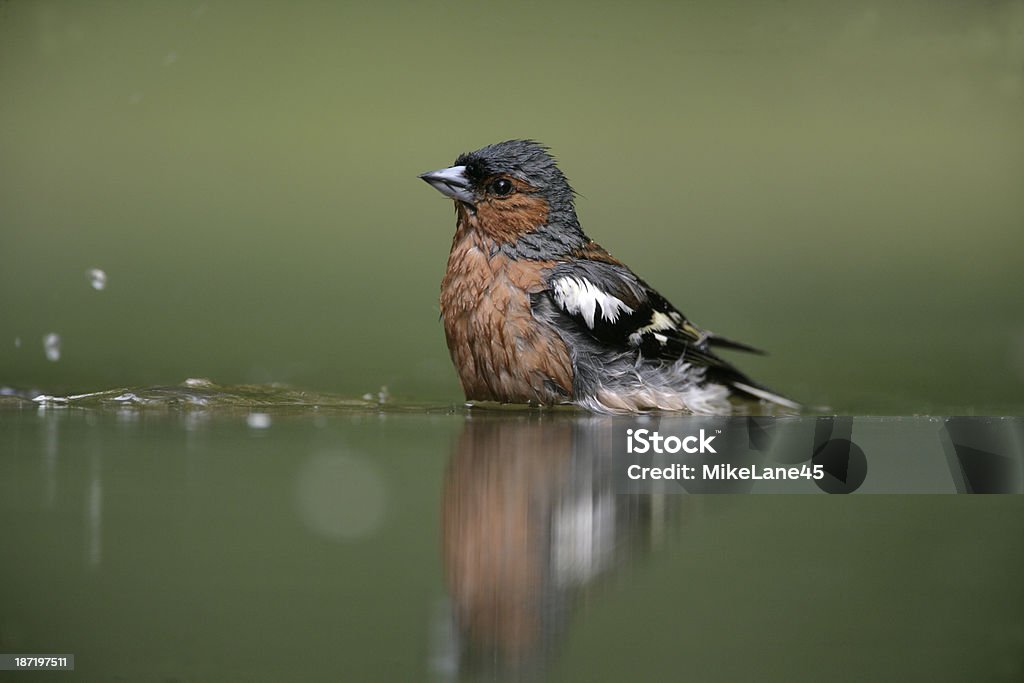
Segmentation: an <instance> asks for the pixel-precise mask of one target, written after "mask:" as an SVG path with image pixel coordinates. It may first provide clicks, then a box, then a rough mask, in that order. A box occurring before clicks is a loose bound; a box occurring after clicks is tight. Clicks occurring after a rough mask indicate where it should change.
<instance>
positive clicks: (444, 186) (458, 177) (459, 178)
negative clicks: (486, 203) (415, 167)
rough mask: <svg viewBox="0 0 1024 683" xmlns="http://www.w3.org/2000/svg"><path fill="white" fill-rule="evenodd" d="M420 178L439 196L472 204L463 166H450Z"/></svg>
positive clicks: (471, 196)
mask: <svg viewBox="0 0 1024 683" xmlns="http://www.w3.org/2000/svg"><path fill="white" fill-rule="evenodd" d="M420 178H423V180H425V181H427V182H428V183H430V184H431V185H433V186H434V189H435V190H437V191H438V192H440V193H441V194H443V195H445V196H447V197H451V198H452V199H455V200H458V201H460V202H465V203H466V204H473V202H474V201H475V200H474V198H473V192H472V191H471V190H470V189H469V180H468V179H467V178H466V167H465V166H452V167H451V168H442V169H440V170H437V171H430V172H429V173H421V174H420Z"/></svg>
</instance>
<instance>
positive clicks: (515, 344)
mask: <svg viewBox="0 0 1024 683" xmlns="http://www.w3.org/2000/svg"><path fill="white" fill-rule="evenodd" d="M420 178H422V179H423V180H425V181H426V182H427V183H429V184H430V185H432V186H433V187H434V188H435V189H437V190H438V191H439V192H441V193H442V194H444V195H445V196H447V197H450V198H451V199H453V200H454V202H455V214H456V219H457V220H456V228H455V237H454V238H453V240H452V247H451V252H450V254H449V256H448V268H447V271H446V272H445V275H444V279H443V281H442V283H441V318H442V321H443V323H444V330H445V336H446V338H447V341H448V349H449V351H450V353H451V358H452V362H453V363H454V365H455V368H456V370H457V371H458V374H459V379H460V381H461V383H462V388H463V390H464V391H465V394H466V398H467V400H470V401H498V402H502V403H533V404H540V405H555V404H575V405H577V406H580V407H582V408H586V409H588V410H592V411H596V412H602V413H636V412H644V411H672V412H683V413H693V414H701V415H709V414H710V415H723V414H731V413H738V412H749V411H750V408H751V406H752V405H756V404H760V405H762V406H763V407H770V406H775V407H780V408H782V409H783V410H789V411H792V410H797V409H799V405H798V404H796V403H794V402H793V401H790V400H789V399H787V398H784V397H783V396H780V395H779V394H776V393H775V392H773V391H771V390H769V389H767V388H766V387H764V386H763V385H761V384H758V383H757V382H755V381H754V380H752V379H750V378H749V377H747V376H746V375H745V374H743V373H742V372H740V371H739V370H738V369H736V368H735V367H733V365H731V364H730V363H728V362H726V361H725V360H723V359H722V358H720V357H719V356H718V355H717V354H716V353H715V351H716V350H717V349H733V350H740V351H749V352H755V353H760V352H759V351H757V350H756V349H754V348H752V347H750V346H747V345H746V344H742V343H739V342H735V341H732V340H729V339H726V338H725V337H721V336H719V335H716V334H714V333H712V332H709V331H707V330H704V329H702V328H699V327H697V326H696V325H694V324H693V323H691V322H690V321H689V320H687V318H686V317H685V316H684V315H683V314H682V313H680V312H679V310H677V309H676V308H675V307H674V306H672V304H670V303H669V302H668V301H667V300H666V299H665V297H663V296H661V295H660V294H659V293H658V292H657V291H655V290H654V289H653V288H651V287H650V286H649V285H648V284H647V283H646V282H644V281H643V280H642V279H640V278H639V277H637V275H636V274H635V273H633V271H632V270H630V269H629V268H628V267H627V266H626V265H625V264H623V263H622V262H621V261H619V260H617V259H616V258H614V257H613V256H612V255H611V254H609V253H608V252H607V251H605V250H604V249H603V248H602V247H601V246H599V245H598V244H597V243H596V242H594V241H593V240H591V239H590V238H589V237H587V235H586V234H584V232H583V229H582V228H581V227H580V223H579V220H578V219H577V217H576V208H575V204H574V198H575V193H574V192H573V189H572V188H571V187H570V185H569V182H568V180H567V179H566V177H565V175H563V174H562V171H561V170H559V168H558V166H557V165H556V163H555V160H554V158H553V157H552V156H551V154H550V153H549V152H548V149H547V148H546V147H544V146H543V145H541V144H539V143H537V142H535V141H532V140H508V141H506V142H499V143H497V144H493V145H489V146H487V147H483V148H481V149H478V150H476V151H475V152H469V153H466V154H462V155H461V156H459V157H458V158H457V159H456V160H455V164H454V165H453V166H451V167H449V168H444V169H440V170H437V171H431V172H429V173H424V174H422V175H421V176H420Z"/></svg>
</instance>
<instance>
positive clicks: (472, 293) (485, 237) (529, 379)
mask: <svg viewBox="0 0 1024 683" xmlns="http://www.w3.org/2000/svg"><path fill="white" fill-rule="evenodd" d="M541 201H543V200H541ZM546 213H547V212H546V210H543V211H542V210H539V208H538V207H536V206H534V207H529V206H528V207H523V208H517V210H516V211H515V212H514V213H513V214H512V215H513V216H515V217H516V218H515V219H514V220H510V219H508V218H507V217H503V216H502V213H501V212H499V211H497V210H494V209H487V208H484V207H480V208H479V209H478V210H477V211H476V212H475V213H471V212H470V211H469V210H467V209H466V208H465V207H462V206H460V207H459V209H458V225H457V228H456V231H455V237H454V239H453V240H452V249H451V252H450V253H449V255H448V269H447V271H446V272H445V275H444V279H443V280H442V282H441V318H442V320H443V321H444V331H445V337H446V338H447V341H448V349H449V352H450V353H451V357H452V362H453V363H454V364H455V367H456V369H457V370H458V373H459V380H460V381H461V383H462V388H463V390H464V391H465V393H466V398H467V399H469V400H476V401H506V402H515V403H529V402H534V403H542V404H551V403H559V402H563V401H565V400H566V399H567V398H568V397H569V396H571V394H572V363H571V361H570V359H569V353H568V351H567V349H566V347H565V344H564V342H562V340H561V339H560V338H559V336H558V334H557V333H556V332H555V331H554V330H553V329H550V328H548V327H546V326H540V325H538V324H537V321H536V320H535V319H534V317H533V313H532V311H531V309H530V294H533V293H537V292H541V291H543V290H544V289H546V284H545V282H544V271H545V269H547V268H550V267H551V266H552V265H553V262H551V261H532V260H529V261H527V260H516V259H511V258H509V257H508V256H506V255H505V254H504V253H502V252H501V251H500V249H499V248H498V247H499V245H500V243H501V241H502V240H508V239H509V238H510V237H512V238H514V236H515V234H516V233H519V232H527V231H529V230H531V229H533V228H534V227H535V226H534V225H530V221H531V220H539V221H541V222H543V220H544V217H545V216H546ZM529 217H532V218H529ZM484 340H486V342H485V343H481V341H484Z"/></svg>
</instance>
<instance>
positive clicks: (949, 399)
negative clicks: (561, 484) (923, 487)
mask: <svg viewBox="0 0 1024 683" xmlns="http://www.w3.org/2000/svg"><path fill="white" fill-rule="evenodd" d="M0 92H2V93H3V96H2V98H0V124H2V125H0V160H2V161H0V206H2V207H3V210H2V213H0V311H2V317H0V381H2V382H3V383H6V384H7V385H12V386H15V387H21V388H29V387H40V388H44V389H47V390H52V391H58V390H59V391H86V390H98V389H103V388H108V387H111V386H123V385H147V384H154V383H177V382H180V381H182V380H183V379H185V378H186V377H195V376H207V377H211V378H212V379H214V380H216V381H218V382H221V383H225V384H233V383H239V382H269V381H274V382H287V383H290V384H293V385H296V386H301V387H306V388H310V389H317V390H325V391H332V392H340V393H344V394H354V395H361V394H362V393H364V392H366V391H369V390H376V389H377V388H379V387H380V386H381V385H387V386H388V387H389V388H390V390H391V391H392V393H393V394H395V395H396V396H399V397H405V398H408V399H416V400H441V401H457V400H459V399H460V398H461V396H460V391H459V388H458V383H457V381H456V378H455V375H454V372H453V371H452V370H451V368H450V363H449V360H448V356H447V351H446V349H445V345H444V339H443V334H442V331H441V328H440V325H439V324H438V320H437V318H438V306H437V300H436V299H437V290H438V283H439V281H440V278H441V275H442V273H443V270H444V265H445V258H446V255H447V250H448V246H449V243H450V236H451V233H452V231H453V227H454V226H453V217H452V210H451V207H450V205H449V204H448V203H447V202H446V201H445V200H443V199H442V198H441V197H439V196H438V195H437V193H436V192H434V191H433V190H431V189H430V188H429V187H427V186H426V185H424V184H423V183H422V182H421V181H419V180H417V179H416V175H417V174H418V173H420V172H422V171H425V170H430V169H434V168H438V167H441V166H445V165H448V164H449V163H450V162H451V161H452V160H453V159H454V158H455V156H456V155H457V154H458V153H460V152H462V151H466V150H470V149H475V148H477V147H479V146H482V145H484V144H487V143H491V142H495V141H498V140H503V139H508V138H512V137H532V138H536V139H539V140H541V141H543V142H545V143H547V144H548V145H550V146H551V147H552V148H553V150H554V152H555V153H556V154H557V156H558V157H559V159H560V160H561V165H562V167H563V169H564V170H565V172H566V173H567V174H568V176H569V178H570V179H571V181H572V182H573V184H574V185H575V187H576V188H577V190H578V191H579V192H580V193H581V195H582V196H581V198H580V199H579V202H578V208H579V213H580V216H581V220H582V222H583V225H584V227H585V229H586V230H587V231H588V233H589V234H590V235H591V236H592V237H593V238H594V239H596V240H597V241H598V242H600V243H602V244H603V245H604V246H605V247H606V248H608V249H609V250H611V251H612V252H613V253H614V254H615V255H616V256H617V257H619V258H621V259H622V260H624V261H625V262H627V263H628V264H630V265H631V266H632V267H633V268H634V269H635V270H636V271H637V272H638V273H639V274H640V275H641V276H642V277H644V278H645V279H647V280H648V281H649V282H650V283H652V284H653V285H654V286H655V287H657V288H658V289H659V290H660V291H661V292H662V293H663V294H665V295H666V296H667V297H668V298H669V299H670V300H671V301H673V302H674V303H675V304H676V305H677V306H678V307H679V308H680V309H681V310H682V311H683V312H685V313H686V314H687V315H688V316H689V317H691V318H692V319H694V320H695V321H696V322H697V323H698V324H700V325H702V326H704V327H707V328H710V329H712V330H715V331H718V332H720V333H722V334H726V335H728V336H731V337H734V338H737V339H741V340H745V341H748V342H750V343H753V344H755V345H758V346H761V347H763V348H766V349H768V350H769V351H770V352H771V353H772V355H771V356H769V357H768V358H764V359H759V358H738V359H737V362H739V363H740V364H741V365H742V367H744V368H745V369H747V370H748V371H749V372H750V373H751V374H753V375H754V376H755V377H757V378H759V379H761V380H763V381H764V382H766V383H768V384H770V385H772V386H773V387H775V388H777V389H778V390H780V391H782V392H784V393H787V394H789V395H792V396H794V397H795V398H798V399H800V400H802V401H804V402H807V403H808V404H811V405H828V406H832V407H833V408H835V409H836V410H840V411H850V412H861V413H922V412H933V413H972V412H977V413H986V412H995V413H1014V414H1016V413H1020V412H1021V411H1022V410H1024V403H1022V401H1021V384H1022V379H1024V305H1022V303H1021V290H1022V284H1024V276H1022V275H1021V272H1020V264H1021V248H1022V247H1024V229H1022V228H1024V192H1021V187H1022V186H1024V123H1022V122H1024V6H1022V4H1021V3H1020V2H995V3H899V4H898V6H893V5H891V4H889V3H877V4H876V3H870V2H855V3H843V4H842V5H841V6H840V5H838V4H834V3H806V2H785V3H777V2H764V3H743V2H691V3H678V4H672V3H639V4H637V3H631V4H629V5H625V4H619V3H615V4H613V3H576V4H568V3H557V4H549V3H517V4H514V5H512V4H508V3H504V4H487V3H477V2H467V3H447V4H445V5H443V6H433V5H427V4H421V3H407V4H405V5H401V4H399V3H378V4H375V5H357V4H351V3H298V4H286V3H206V4H199V3H185V4H182V3H164V2H148V3H147V2H134V3H123V2H114V3H99V2H96V3H78V2H65V3H60V2H4V3H2V4H0ZM94 267H95V268H102V269H103V270H105V271H106V272H107V274H108V276H109V283H108V287H107V289H106V290H105V291H103V292H95V291H93V290H92V289H91V288H90V287H89V285H88V282H87V279H86V277H85V275H84V272H85V271H86V270H87V269H89V268H94ZM48 332H57V333H59V334H60V335H61V336H62V339H63V355H62V358H61V360H60V361H59V362H58V363H50V362H48V361H47V360H46V359H45V357H44V355H43V351H42V346H41V339H42V336H43V335H44V334H46V333H48ZM15 338H20V339H21V341H22V346H21V348H20V349H16V348H15V345H14V340H15Z"/></svg>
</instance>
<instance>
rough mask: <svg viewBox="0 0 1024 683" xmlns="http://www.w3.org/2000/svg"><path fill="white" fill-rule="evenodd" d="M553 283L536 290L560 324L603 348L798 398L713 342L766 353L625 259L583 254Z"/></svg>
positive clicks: (764, 394)
mask: <svg viewBox="0 0 1024 683" xmlns="http://www.w3.org/2000/svg"><path fill="white" fill-rule="evenodd" d="M547 286H548V288H547V289H546V290H544V291H542V292H538V293H536V294H534V295H533V296H534V297H535V299H534V307H535V309H536V308H537V306H538V304H540V303H541V299H542V298H546V302H545V303H548V304H550V305H553V308H554V309H555V310H556V311H558V312H559V313H560V314H561V321H562V322H561V324H563V325H571V326H572V328H573V330H572V331H573V332H575V333H576V334H581V335H583V336H585V337H589V338H591V339H592V340H593V341H595V342H597V343H598V344H599V345H601V346H602V347H603V348H607V349H610V350H619V351H624V352H625V351H633V352H636V353H638V354H639V355H640V356H641V357H643V358H645V359H647V360H651V361H654V362H659V361H661V362H675V361H678V360H683V361H685V362H688V363H691V364H693V365H696V366H699V367H705V368H707V369H708V375H707V377H708V379H710V380H712V381H715V382H721V383H724V384H727V385H731V386H733V387H734V388H737V389H739V390H740V391H742V392H743V393H746V394H749V395H751V396H754V397H756V398H765V399H768V400H772V401H776V402H783V403H785V404H792V405H796V404H793V403H792V402H791V401H789V400H788V399H785V398H783V397H781V396H778V395H776V394H775V393H774V392H772V391H770V390H768V389H766V388H765V387H762V386H761V385H760V384H758V383H757V382H755V381H753V380H751V379H750V378H749V377H747V376H746V375H745V374H743V373H742V372H741V371H740V370H738V369H737V368H735V367H734V366H733V365H732V364H730V363H729V362H727V361H725V360H723V359H722V358H719V357H718V355H716V354H715V352H714V351H713V350H712V349H713V347H722V348H730V349H737V350H742V351H751V352H755V353H761V352H760V351H758V350H757V349H755V348H753V347H751V346H747V345H746V344H742V343H740V342H735V341H732V340H730V339H726V338H724V337H719V336H717V335H715V334H713V333H711V332H709V331H707V330H703V329H701V328H699V327H697V326H696V325H694V324H693V323H691V322H690V321H689V320H687V318H686V316H684V315H683V314H682V313H681V312H680V311H679V310H677V309H676V308H675V307H674V306H673V305H672V304H670V303H669V302H668V301H667V300H666V299H665V298H664V297H663V296H661V295H660V294H658V292H657V291H655V290H654V289H653V288H652V287H650V286H649V285H648V284H647V283H645V282H644V281H643V280H641V279H640V278H638V277H637V276H636V275H635V274H634V273H633V272H632V271H631V270H630V269H629V268H627V267H626V266H625V265H623V264H622V263H619V262H618V261H615V260H614V259H611V258H610V257H609V258H608V259H607V260H591V259H580V260H575V261H571V262H563V263H559V264H557V265H555V266H554V267H553V268H552V269H551V270H550V271H549V274H548V277H547Z"/></svg>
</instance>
